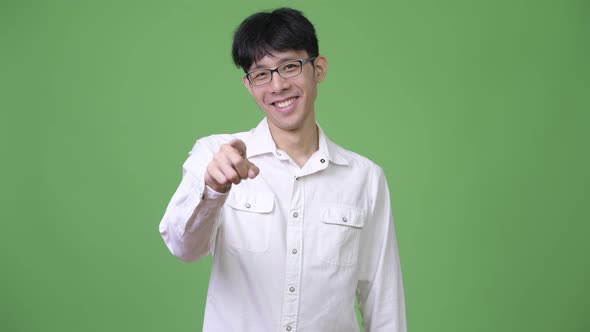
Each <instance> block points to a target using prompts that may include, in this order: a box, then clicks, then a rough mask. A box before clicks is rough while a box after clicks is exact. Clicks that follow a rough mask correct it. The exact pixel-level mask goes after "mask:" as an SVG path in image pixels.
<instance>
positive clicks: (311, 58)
mask: <svg viewBox="0 0 590 332" xmlns="http://www.w3.org/2000/svg"><path fill="white" fill-rule="evenodd" d="M316 58H317V56H312V57H309V58H307V59H297V60H289V61H285V62H283V63H281V64H279V65H278V66H277V67H276V68H275V69H268V68H261V69H256V70H253V71H251V72H248V73H246V74H245V75H244V77H245V78H246V79H247V80H248V83H249V84H250V85H251V86H256V87H258V86H265V85H267V84H269V83H270V82H272V77H273V73H274V72H276V73H277V74H279V76H280V77H282V78H293V77H297V76H299V75H301V73H303V66H304V65H305V64H306V63H308V62H311V63H313V60H315V59H316ZM289 62H299V63H301V67H300V68H301V71H300V72H299V73H298V74H297V75H293V76H289V77H285V76H283V75H281V72H280V71H279V68H281V66H283V65H285V64H286V63H289ZM262 70H265V71H270V80H268V82H266V83H262V84H254V83H252V81H251V80H250V75H251V74H252V73H254V72H257V71H262Z"/></svg>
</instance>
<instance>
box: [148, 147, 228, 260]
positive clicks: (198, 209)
mask: <svg viewBox="0 0 590 332" xmlns="http://www.w3.org/2000/svg"><path fill="white" fill-rule="evenodd" d="M213 154H214V150H213V149H211V148H210V147H209V146H208V145H207V144H206V143H205V142H203V141H202V140H199V141H197V142H196V143H195V145H194V147H193V149H192V151H191V152H190V153H189V157H188V159H187V160H186V161H185V163H184V164H183V166H182V180H181V182H180V185H179V186H178V188H177V189H176V192H175V193H174V195H173V196H172V199H171V200H170V203H169V204H168V207H167V208H166V212H165V213H164V217H163V218H162V221H161V222H160V227H159V230H160V234H161V236H162V239H163V240H164V243H165V244H166V246H167V247H168V249H169V250H170V252H171V253H172V254H173V255H174V256H176V257H178V258H180V259H182V260H183V261H186V262H192V261H196V260H198V259H200V258H202V257H205V256H207V255H208V254H209V252H210V251H211V249H212V248H213V245H214V241H215V236H216V234H217V229H218V227H219V218H218V216H219V212H220V210H221V208H222V206H223V204H224V203H225V200H226V199H227V193H217V192H215V191H214V190H213V189H211V188H209V187H208V186H206V185H205V170H206V168H207V164H208V163H209V162H210V161H211V159H212V158H213Z"/></svg>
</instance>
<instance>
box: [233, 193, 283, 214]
mask: <svg viewBox="0 0 590 332" xmlns="http://www.w3.org/2000/svg"><path fill="white" fill-rule="evenodd" d="M274 202H275V195H274V194H273V193H269V192H250V191H244V190H239V191H237V190H236V191H230V194H229V197H228V198H227V202H226V203H227V205H229V206H230V207H232V208H234V209H236V210H240V211H246V212H254V213H270V212H271V211H272V208H273V206H274Z"/></svg>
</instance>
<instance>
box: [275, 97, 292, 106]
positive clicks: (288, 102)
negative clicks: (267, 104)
mask: <svg viewBox="0 0 590 332" xmlns="http://www.w3.org/2000/svg"><path fill="white" fill-rule="evenodd" d="M295 99H297V97H292V98H289V99H286V100H283V101H275V102H274V103H272V105H275V106H277V107H280V108H285V107H289V106H291V104H293V102H294V101H295Z"/></svg>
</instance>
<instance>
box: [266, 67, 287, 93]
mask: <svg viewBox="0 0 590 332" xmlns="http://www.w3.org/2000/svg"><path fill="white" fill-rule="evenodd" d="M271 75H273V76H272V80H271V81H270V88H271V90H272V92H275V93H279V92H282V91H284V90H286V89H288V88H289V85H290V84H289V79H288V78H284V77H283V76H281V75H279V72H278V71H277V72H274V73H272V74H271Z"/></svg>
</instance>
